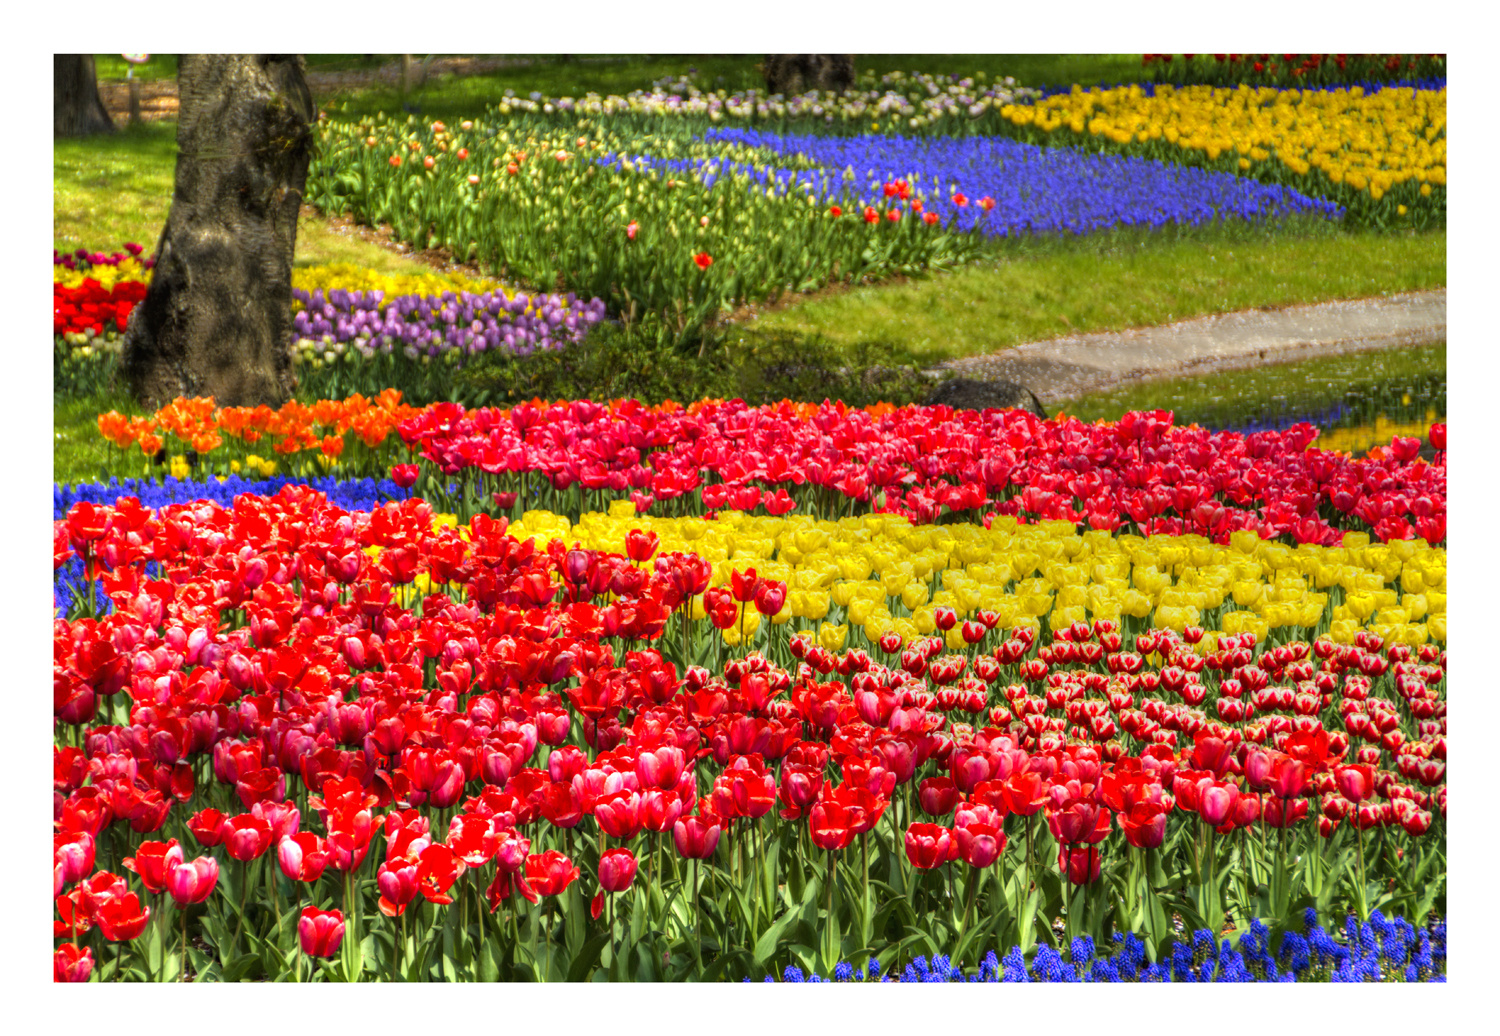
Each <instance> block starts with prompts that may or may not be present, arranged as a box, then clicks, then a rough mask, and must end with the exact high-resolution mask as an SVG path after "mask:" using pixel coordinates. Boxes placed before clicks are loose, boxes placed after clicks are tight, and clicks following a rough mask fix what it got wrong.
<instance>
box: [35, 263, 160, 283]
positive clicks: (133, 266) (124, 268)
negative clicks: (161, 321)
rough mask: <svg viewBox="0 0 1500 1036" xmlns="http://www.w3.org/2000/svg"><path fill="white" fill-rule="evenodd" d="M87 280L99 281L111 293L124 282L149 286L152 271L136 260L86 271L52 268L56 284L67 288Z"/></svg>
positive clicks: (64, 267) (94, 267)
mask: <svg viewBox="0 0 1500 1036" xmlns="http://www.w3.org/2000/svg"><path fill="white" fill-rule="evenodd" d="M85 280H92V281H97V282H98V284H99V286H100V287H101V288H103V289H104V290H105V291H110V290H113V288H114V286H115V285H116V284H119V283H121V282H122V281H140V282H141V283H143V284H149V283H150V282H151V271H150V270H147V269H146V268H145V267H143V266H142V265H141V261H140V260H139V259H135V258H129V259H121V260H120V262H119V264H118V265H116V266H107V265H102V264H101V265H99V266H91V267H89V268H88V269H84V270H70V269H68V268H67V267H66V266H53V267H52V281H53V283H54V284H61V285H62V286H63V287H65V288H76V287H78V286H79V285H80V284H82V283H83V282H84V281H85Z"/></svg>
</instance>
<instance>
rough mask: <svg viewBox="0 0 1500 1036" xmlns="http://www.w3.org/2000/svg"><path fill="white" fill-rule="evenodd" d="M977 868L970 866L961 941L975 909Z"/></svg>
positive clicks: (959, 931)
mask: <svg viewBox="0 0 1500 1036" xmlns="http://www.w3.org/2000/svg"><path fill="white" fill-rule="evenodd" d="M977 870H978V868H975V867H970V868H969V894H968V896H967V897H966V898H965V900H964V919H963V923H962V924H960V925H959V926H958V938H959V941H960V942H962V941H963V937H964V933H965V932H967V931H968V930H969V913H970V911H972V910H973V909H974V890H975V889H976V888H977V887H978V885H979V882H978V880H977V877H976V873H977ZM867 880H868V879H867Z"/></svg>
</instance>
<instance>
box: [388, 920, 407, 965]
mask: <svg viewBox="0 0 1500 1036" xmlns="http://www.w3.org/2000/svg"><path fill="white" fill-rule="evenodd" d="M405 956H406V911H404V910H403V911H402V912H401V935H400V940H399V941H398V942H396V943H395V945H393V946H392V947H391V981H392V982H399V981H400V980H401V970H400V969H401V958H403V957H405Z"/></svg>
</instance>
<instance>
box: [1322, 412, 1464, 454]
mask: <svg viewBox="0 0 1500 1036" xmlns="http://www.w3.org/2000/svg"><path fill="white" fill-rule="evenodd" d="M1437 420H1439V418H1438V416H1437V411H1436V410H1431V409H1429V410H1428V411H1427V417H1426V419H1425V420H1421V421H1392V420H1391V419H1390V418H1388V417H1384V416H1381V417H1377V418H1375V423H1374V424H1362V425H1355V426H1354V427H1351V428H1334V429H1332V430H1330V431H1325V432H1323V433H1322V434H1320V435H1319V436H1318V442H1317V447H1318V449H1320V450H1337V451H1338V452H1340V453H1362V452H1364V451H1365V450H1368V449H1370V448H1371V447H1372V446H1380V445H1389V444H1390V441H1391V438H1392V436H1397V435H1399V436H1402V437H1403V438H1408V439H1424V440H1425V439H1426V438H1427V430H1428V429H1429V428H1431V427H1432V423H1433V422H1434V421H1437Z"/></svg>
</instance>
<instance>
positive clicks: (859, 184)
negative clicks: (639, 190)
mask: <svg viewBox="0 0 1500 1036" xmlns="http://www.w3.org/2000/svg"><path fill="white" fill-rule="evenodd" d="M707 138H708V139H709V140H711V141H722V142H725V143H730V144H739V145H743V146H745V147H751V148H764V149H769V150H770V151H772V152H774V153H776V154H778V155H781V156H789V155H796V156H797V157H798V158H801V159H805V160H807V161H810V162H816V163H818V165H817V167H815V168H814V169H813V170H807V169H787V170H777V171H776V175H777V176H779V177H782V178H785V179H787V180H789V181H790V182H792V183H795V184H799V185H801V184H806V185H809V186H810V187H812V188H813V192H814V194H816V195H817V196H818V197H820V198H824V199H834V200H838V201H842V202H843V203H844V204H845V205H846V206H847V207H848V211H849V213H850V215H854V214H855V213H856V212H858V211H859V209H860V208H868V207H871V206H878V209H879V215H880V216H882V217H886V213H887V212H889V211H895V212H897V213H898V214H902V212H903V210H904V209H907V208H909V209H910V215H911V216H912V217H914V218H915V217H917V216H919V215H920V216H921V218H923V219H927V218H929V217H930V218H931V220H932V221H933V222H935V223H938V224H941V225H942V226H944V227H947V228H950V229H956V230H959V231H978V232H980V233H983V234H985V235H987V236H998V237H1017V236H1025V235H1032V234H1040V235H1056V234H1087V233H1090V232H1093V231H1096V230H1104V229H1108V228H1111V227H1149V228H1152V229H1160V228H1162V227H1165V226H1177V227H1184V226H1199V225H1201V224H1204V223H1217V222H1222V221H1227V220H1244V221H1248V222H1257V221H1264V220H1279V219H1285V218H1286V217H1288V216H1296V215H1313V216H1318V217H1323V218H1330V219H1337V218H1339V217H1341V216H1342V215H1343V211H1342V210H1341V209H1340V208H1339V207H1338V206H1337V205H1334V204H1331V203H1329V202H1326V201H1322V200H1317V199H1313V198H1308V197H1306V196H1305V195H1302V194H1299V193H1298V192H1297V191H1294V190H1291V189H1288V188H1285V187H1279V186H1267V185H1264V184H1257V183H1254V182H1252V181H1247V180H1244V179H1241V178H1240V177H1237V176H1233V175H1230V174H1228V173H1215V172H1209V171H1208V170H1204V169H1192V168H1188V167H1185V166H1181V165H1164V164H1162V163H1160V162H1155V161H1150V160H1146V159H1137V158H1125V157H1121V156H1118V155H1099V154H1088V153H1086V152H1083V151H1074V150H1069V149H1058V148H1054V149H1044V148H1040V147H1037V146H1036V145H1032V144H1024V143H1020V142H1018V141H1014V140H1008V139H1006V138H1003V137H962V138H956V139H955V138H935V139H919V138H906V137H899V136H896V137H891V136H882V137H789V136H780V135H777V134H770V133H760V132H756V131H753V130H738V129H734V130H730V129H722V130H721V129H714V130H709V131H708V134H707ZM704 164H705V160H701V159H700V160H698V161H697V163H696V165H697V166H699V167H701V166H702V165H704ZM662 165H666V164H665V163H663V164H662ZM684 166H685V163H675V164H671V165H670V166H669V167H670V168H674V169H681V168H683V167H684ZM724 168H725V169H726V171H727V170H729V169H737V167H735V166H733V165H729V164H726V165H725V167H724ZM849 170H855V171H856V172H855V174H854V177H853V178H852V179H854V181H855V182H854V183H853V184H851V183H850V182H849V181H850V180H851V177H850V176H849V175H848V171H849ZM705 179H707V177H705ZM908 181H909V182H908ZM929 184H931V185H934V187H935V188H936V189H934V188H929V187H927V186H925V185H929ZM850 191H853V193H852V194H851V193H849V192H850ZM909 198H911V199H916V200H917V201H918V202H920V203H921V204H919V205H910V206H908V205H903V204H902V203H903V202H907V201H908V199H909ZM887 218H888V217H887Z"/></svg>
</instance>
